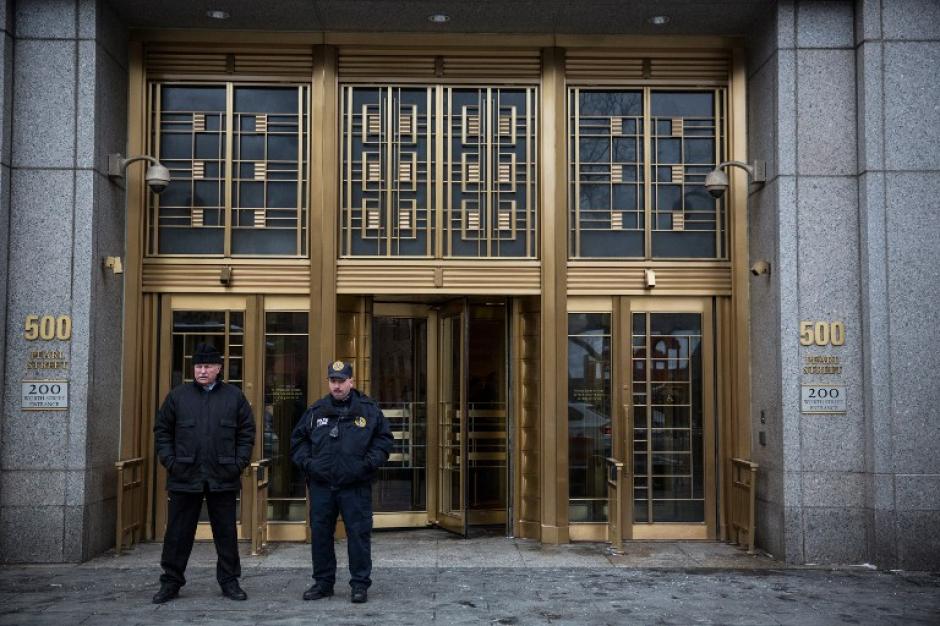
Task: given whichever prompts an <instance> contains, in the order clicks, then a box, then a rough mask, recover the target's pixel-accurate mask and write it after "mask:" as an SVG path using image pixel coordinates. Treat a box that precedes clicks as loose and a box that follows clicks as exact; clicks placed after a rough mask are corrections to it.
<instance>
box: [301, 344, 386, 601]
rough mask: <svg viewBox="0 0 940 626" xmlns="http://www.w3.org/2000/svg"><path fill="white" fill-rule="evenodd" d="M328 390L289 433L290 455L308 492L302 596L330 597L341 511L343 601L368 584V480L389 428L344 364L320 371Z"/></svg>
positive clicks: (360, 597) (358, 597) (357, 597)
mask: <svg viewBox="0 0 940 626" xmlns="http://www.w3.org/2000/svg"><path fill="white" fill-rule="evenodd" d="M327 378H328V379H329V382H330V393H329V394H327V395H326V396H324V397H323V398H321V399H319V400H317V401H316V402H315V403H314V404H313V406H311V407H310V408H309V409H307V412H306V413H304V415H303V417H301V418H300V421H299V422H298V423H297V426H296V427H295V428H294V432H293V434H292V435H291V458H292V459H293V461H294V463H295V464H296V465H297V466H298V467H299V468H301V469H302V470H303V471H304V474H306V476H307V487H308V489H309V490H310V530H311V535H312V541H311V546H310V548H311V553H312V556H313V580H314V583H313V585H312V586H311V587H310V588H309V589H307V591H305V592H304V600H319V599H320V598H326V597H328V596H332V595H333V584H334V583H335V582H336V553H335V551H334V550H333V534H334V532H335V530H336V516H337V513H342V514H343V523H344V524H345V525H346V537H347V548H348V551H349V578H350V580H349V585H350V586H351V587H352V593H351V595H350V599H351V600H352V601H353V602H357V603H358V602H365V601H366V600H367V598H368V595H367V592H366V590H367V589H368V588H369V586H370V585H371V584H372V579H371V575H372V556H371V533H372V481H373V480H374V479H375V475H376V471H377V470H378V468H379V467H381V466H382V464H384V463H385V461H387V460H388V455H389V452H391V450H392V433H391V431H390V430H389V427H388V422H386V421H385V416H384V415H382V411H381V409H379V407H378V405H376V403H375V401H374V400H372V399H371V398H369V397H368V396H366V395H363V394H362V393H360V392H359V391H358V390H356V389H355V388H354V387H353V383H354V381H353V372H352V365H350V364H349V363H344V362H343V361H336V362H334V363H332V364H331V365H330V366H329V367H328V368H327Z"/></svg>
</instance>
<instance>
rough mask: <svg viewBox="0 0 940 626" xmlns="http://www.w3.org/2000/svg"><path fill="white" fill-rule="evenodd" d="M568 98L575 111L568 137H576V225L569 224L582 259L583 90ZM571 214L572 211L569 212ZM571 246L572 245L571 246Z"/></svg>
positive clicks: (574, 177) (576, 250) (566, 140)
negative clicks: (572, 229)
mask: <svg viewBox="0 0 940 626" xmlns="http://www.w3.org/2000/svg"><path fill="white" fill-rule="evenodd" d="M566 97H568V98H571V108H572V110H573V114H572V116H569V117H568V120H569V121H568V123H569V124H570V130H569V132H568V137H571V136H572V135H574V140H573V141H572V142H571V143H572V144H573V147H572V151H573V152H574V155H573V157H572V158H573V160H574V169H573V170H572V172H571V174H570V175H571V177H572V179H574V193H573V194H571V196H572V197H571V202H573V203H574V218H573V219H572V221H573V222H574V224H569V226H568V229H569V230H571V228H574V246H573V248H574V250H572V253H573V256H574V257H575V258H580V256H581V90H580V89H578V88H577V87H575V88H574V89H573V90H572V91H571V92H570V93H569V94H566ZM568 137H565V142H568V141H569V138H568ZM569 213H570V211H569ZM569 246H570V244H569Z"/></svg>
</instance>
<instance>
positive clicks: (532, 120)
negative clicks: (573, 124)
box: [525, 87, 539, 258]
mask: <svg viewBox="0 0 940 626" xmlns="http://www.w3.org/2000/svg"><path fill="white" fill-rule="evenodd" d="M536 102H537V98H536V91H535V88H533V87H529V88H528V89H527V90H526V112H527V113H528V118H527V119H526V123H525V127H526V135H525V141H526V154H527V155H529V157H528V163H526V194H525V216H526V224H527V228H526V231H525V250H526V255H527V256H532V257H534V258H538V256H539V251H538V239H536V238H535V233H536V232H538V226H539V219H538V207H539V204H538V202H537V195H536V186H537V185H538V178H537V175H536V172H538V167H537V163H538V160H537V159H538V156H537V155H538V139H537V137H538V128H537V127H536V124H538V119H539V118H538V115H537V114H536V111H535V107H536V106H537V105H536Z"/></svg>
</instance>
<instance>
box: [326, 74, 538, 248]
mask: <svg viewBox="0 0 940 626" xmlns="http://www.w3.org/2000/svg"><path fill="white" fill-rule="evenodd" d="M536 97H537V89H536V88H535V87H449V86H441V85H438V86H427V87H425V86H414V87H405V86H358V85H356V86H353V85H347V86H345V87H343V89H342V113H341V115H342V118H341V132H342V136H341V139H342V147H341V152H342V157H341V163H340V165H341V174H340V181H341V186H342V189H341V192H340V193H341V209H340V212H341V215H340V256H341V257H345V258H354V257H421V258H496V257H499V258H536V256H537V254H538V246H537V236H536V235H537V230H536V229H537V226H538V223H537V214H538V201H537V195H536V182H537V178H536V169H535V168H536V156H535V155H536V149H537V144H536V117H535V116H536Z"/></svg>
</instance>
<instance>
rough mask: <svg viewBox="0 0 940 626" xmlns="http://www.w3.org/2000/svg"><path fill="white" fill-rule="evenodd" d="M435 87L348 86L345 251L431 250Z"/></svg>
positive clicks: (347, 253) (344, 155)
mask: <svg viewBox="0 0 940 626" xmlns="http://www.w3.org/2000/svg"><path fill="white" fill-rule="evenodd" d="M434 105H435V103H434V92H433V88H430V87H344V88H343V112H342V129H343V145H342V210H341V215H340V228H341V231H342V238H341V241H342V255H343V256H425V257H427V256H432V255H433V250H434V214H433V210H432V200H431V197H432V195H433V182H432V181H433V167H434V160H433V159H434V155H433V141H434V138H433V128H432V125H433V121H432V115H433V111H434Z"/></svg>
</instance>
